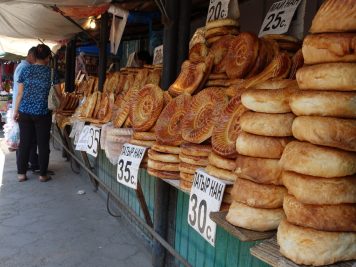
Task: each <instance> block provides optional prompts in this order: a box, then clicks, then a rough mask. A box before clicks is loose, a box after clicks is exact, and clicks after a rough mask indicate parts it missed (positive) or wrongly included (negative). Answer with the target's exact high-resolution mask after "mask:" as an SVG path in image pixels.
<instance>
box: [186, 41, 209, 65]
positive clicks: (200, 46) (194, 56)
mask: <svg viewBox="0 0 356 267" xmlns="http://www.w3.org/2000/svg"><path fill="white" fill-rule="evenodd" d="M208 53H209V48H208V47H207V46H206V44H205V43H197V44H195V45H194V46H193V47H192V48H191V49H189V60H190V61H191V62H198V61H204V57H206V56H207V55H208Z"/></svg>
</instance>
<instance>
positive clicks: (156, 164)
mask: <svg viewBox="0 0 356 267" xmlns="http://www.w3.org/2000/svg"><path fill="white" fill-rule="evenodd" d="M147 166H148V168H150V169H154V170H157V171H170V172H179V163H169V162H162V161H157V160H153V159H151V158H149V159H148V162H147Z"/></svg>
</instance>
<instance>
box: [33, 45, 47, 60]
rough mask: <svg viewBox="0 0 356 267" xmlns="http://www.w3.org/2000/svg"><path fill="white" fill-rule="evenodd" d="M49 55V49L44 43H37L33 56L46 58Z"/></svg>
mask: <svg viewBox="0 0 356 267" xmlns="http://www.w3.org/2000/svg"><path fill="white" fill-rule="evenodd" d="M50 55H51V49H50V48H49V47H48V46H47V45H45V44H39V45H38V46H37V47H36V50H35V58H37V59H42V60H43V59H46V58H47V57H48V56H50Z"/></svg>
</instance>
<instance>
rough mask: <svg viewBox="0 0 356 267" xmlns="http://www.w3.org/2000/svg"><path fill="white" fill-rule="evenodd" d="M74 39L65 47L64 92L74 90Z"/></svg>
mask: <svg viewBox="0 0 356 267" xmlns="http://www.w3.org/2000/svg"><path fill="white" fill-rule="evenodd" d="M75 42H76V41H75V39H73V40H71V41H70V42H69V43H68V44H67V47H66V68H65V91H66V92H73V91H74V90H75V85H74V80H75V57H76V50H75V49H76V46H75Z"/></svg>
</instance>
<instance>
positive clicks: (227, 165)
mask: <svg viewBox="0 0 356 267" xmlns="http://www.w3.org/2000/svg"><path fill="white" fill-rule="evenodd" d="M209 164H210V165H213V166H215V167H218V168H221V169H225V170H229V171H234V170H235V168H236V163H235V160H233V159H226V158H223V157H221V156H219V155H218V154H216V153H214V152H211V153H210V154H209Z"/></svg>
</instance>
